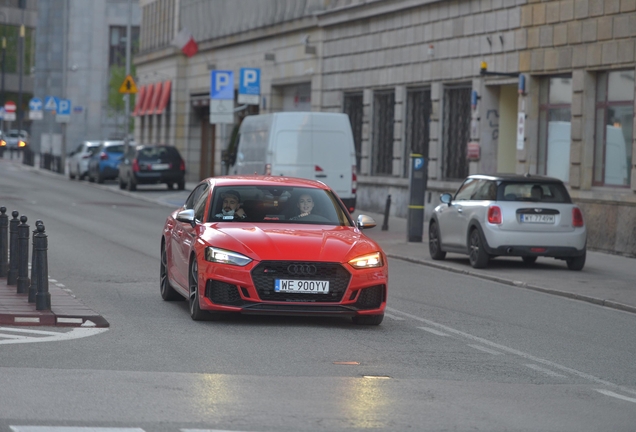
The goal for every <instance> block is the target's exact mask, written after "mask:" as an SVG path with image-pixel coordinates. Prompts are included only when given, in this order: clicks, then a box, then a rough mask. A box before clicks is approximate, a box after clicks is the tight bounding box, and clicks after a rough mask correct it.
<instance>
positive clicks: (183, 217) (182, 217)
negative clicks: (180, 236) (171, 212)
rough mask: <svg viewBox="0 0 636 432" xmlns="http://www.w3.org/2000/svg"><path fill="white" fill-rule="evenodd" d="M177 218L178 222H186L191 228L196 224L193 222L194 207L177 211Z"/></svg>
mask: <svg viewBox="0 0 636 432" xmlns="http://www.w3.org/2000/svg"><path fill="white" fill-rule="evenodd" d="M177 220H178V221H179V222H186V223H189V224H190V225H192V228H194V226H195V225H196V224H195V222H194V209H187V210H181V211H180V212H179V213H177Z"/></svg>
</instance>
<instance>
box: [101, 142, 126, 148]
mask: <svg viewBox="0 0 636 432" xmlns="http://www.w3.org/2000/svg"><path fill="white" fill-rule="evenodd" d="M123 143H124V142H123V141H104V146H105V147H108V146H113V145H121V144H123Z"/></svg>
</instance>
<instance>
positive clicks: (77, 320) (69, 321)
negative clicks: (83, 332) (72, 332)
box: [57, 317, 84, 324]
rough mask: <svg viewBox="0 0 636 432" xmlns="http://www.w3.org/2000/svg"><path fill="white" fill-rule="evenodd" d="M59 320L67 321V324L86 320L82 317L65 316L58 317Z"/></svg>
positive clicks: (60, 321)
mask: <svg viewBox="0 0 636 432" xmlns="http://www.w3.org/2000/svg"><path fill="white" fill-rule="evenodd" d="M57 322H59V323H65V324H81V323H83V322H84V320H83V319H82V318H64V317H58V318H57Z"/></svg>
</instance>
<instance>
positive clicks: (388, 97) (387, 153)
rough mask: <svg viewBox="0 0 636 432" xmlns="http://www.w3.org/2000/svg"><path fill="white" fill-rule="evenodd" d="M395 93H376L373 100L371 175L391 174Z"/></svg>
mask: <svg viewBox="0 0 636 432" xmlns="http://www.w3.org/2000/svg"><path fill="white" fill-rule="evenodd" d="M394 116H395V93H393V92H392V91H391V92H378V93H376V94H375V95H374V99H373V160H372V163H373V169H372V174H373V175H391V174H392V173H393V121H394Z"/></svg>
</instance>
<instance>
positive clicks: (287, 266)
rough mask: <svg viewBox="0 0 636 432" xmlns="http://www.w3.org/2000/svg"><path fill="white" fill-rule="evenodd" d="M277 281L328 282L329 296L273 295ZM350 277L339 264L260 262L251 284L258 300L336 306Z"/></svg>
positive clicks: (255, 269) (253, 272)
mask: <svg viewBox="0 0 636 432" xmlns="http://www.w3.org/2000/svg"><path fill="white" fill-rule="evenodd" d="M276 279H294V280H303V281H325V280H326V281H329V293H328V294H296V293H284V292H282V293H281V292H278V293H277V292H275V291H274V281H275V280H276ZM350 280H351V273H349V272H348V271H347V270H345V269H344V268H343V267H342V266H341V265H340V264H339V263H322V262H310V261H302V262H301V261H263V262H261V263H260V264H259V265H257V266H256V267H254V269H252V281H253V282H254V286H255V287H256V291H257V292H258V295H259V297H260V299H261V300H265V301H280V302H326V303H337V302H339V301H340V300H341V299H342V296H343V295H344V293H345V291H346V290H347V287H348V286H349V281H350Z"/></svg>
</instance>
